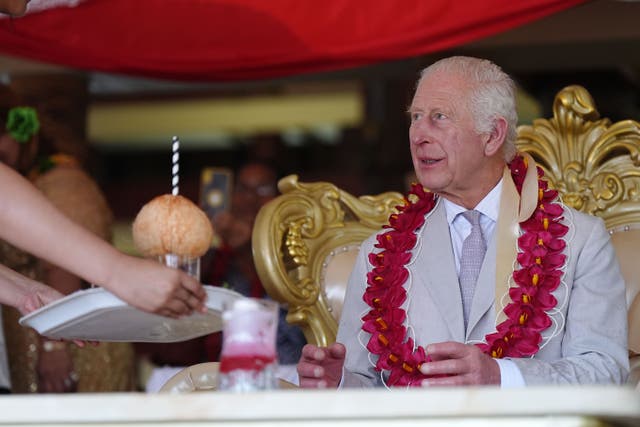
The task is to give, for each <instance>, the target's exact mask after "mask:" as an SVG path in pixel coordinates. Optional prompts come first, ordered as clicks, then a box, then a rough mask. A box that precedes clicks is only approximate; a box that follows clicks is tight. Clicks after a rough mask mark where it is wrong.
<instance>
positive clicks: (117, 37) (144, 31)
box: [0, 0, 585, 81]
mask: <svg viewBox="0 0 640 427" xmlns="http://www.w3.org/2000/svg"><path fill="white" fill-rule="evenodd" d="M584 1H585V0H517V1H514V0H479V1H455V0H401V1H398V0H371V1H367V0H323V1H305V0H87V1H85V2H82V3H80V4H79V5H78V6H76V7H72V8H68V7H60V8H55V9H49V10H45V11H43V12H38V13H32V14H27V15H26V16H24V17H22V18H17V19H12V20H11V19H6V18H5V19H0V52H3V53H5V54H9V55H13V56H22V57H27V58H32V59H36V60H40V61H45V62H50V63H55V64H62V65H66V66H70V67H74V68H80V69H87V70H95V71H105V72H114V73H124V74H129V75H140V76H148V77H156V78H168V79H177V80H202V81H220V80H245V79H263V78H272V77H280V76H286V75H291V74H298V73H307V72H315V71H326V70H336V69H342V68H347V67H354V66H360V65H366V64H371V63H375V62H381V61H385V60H393V59H401V58H408V57H414V56H418V55H422V54H426V53H431V52H435V51H438V50H442V49H446V48H450V47H453V46H456V45H460V44H463V43H466V42H469V41H472V40H475V39H479V38H482V37H486V36H489V35H491V34H494V33H497V32H500V31H504V30H507V29H510V28H513V27H516V26H518V25H522V24H524V23H527V22H530V21H533V20H536V19H539V18H542V17H544V16H546V15H549V14H552V13H555V12H558V11H560V10H563V9H566V8H569V7H571V6H574V5H577V4H579V3H583V2H584Z"/></svg>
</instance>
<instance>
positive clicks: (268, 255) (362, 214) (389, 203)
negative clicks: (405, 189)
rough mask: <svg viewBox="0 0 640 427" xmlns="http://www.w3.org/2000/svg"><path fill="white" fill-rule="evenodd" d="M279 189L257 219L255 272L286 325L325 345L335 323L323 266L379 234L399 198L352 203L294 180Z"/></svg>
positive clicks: (328, 187)
mask: <svg viewBox="0 0 640 427" xmlns="http://www.w3.org/2000/svg"><path fill="white" fill-rule="evenodd" d="M278 188H279V190H280V192H281V193H282V194H281V195H280V196H278V197H276V198H275V199H274V200H272V201H270V202H269V203H267V204H266V205H265V206H263V207H262V209H261V210H260V212H259V214H258V216H257V218H256V222H255V226H254V230H253V237H252V244H253V254H254V262H255V264H256V269H257V271H258V275H259V276H260V279H261V281H262V283H263V284H264V286H265V289H266V290H267V292H268V293H269V295H270V296H271V297H272V298H274V299H275V300H277V301H280V302H283V303H286V304H287V305H288V307H289V313H288V315H287V320H288V321H289V322H291V323H294V324H298V325H300V326H301V327H302V329H303V331H304V333H305V336H306V338H307V341H308V342H310V343H315V344H320V345H328V344H330V343H331V342H333V341H334V340H335V335H336V332H337V322H336V320H335V319H334V318H333V316H332V315H331V307H329V304H328V301H327V298H326V297H325V292H324V290H323V283H322V272H323V263H324V262H325V261H326V260H327V259H328V258H330V257H331V254H332V253H334V251H335V250H337V249H338V248H341V247H347V246H354V245H356V246H357V245H359V244H360V243H361V242H362V241H363V240H364V239H365V238H367V237H368V236H369V235H371V234H372V233H374V232H375V231H377V230H379V229H380V228H381V227H382V225H383V224H385V223H386V221H387V219H388V217H389V215H390V214H391V212H393V210H394V208H395V207H396V206H397V205H399V204H400V203H402V195H400V194H399V193H392V192H389V193H383V194H380V195H375V196H362V197H355V196H353V195H351V194H349V193H347V192H345V191H343V190H341V189H339V188H338V187H336V186H335V185H333V184H330V183H327V182H311V183H303V182H299V181H298V177H297V176H296V175H290V176H287V177H285V178H282V179H281V180H280V182H279V183H278Z"/></svg>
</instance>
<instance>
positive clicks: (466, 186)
mask: <svg viewBox="0 0 640 427" xmlns="http://www.w3.org/2000/svg"><path fill="white" fill-rule="evenodd" d="M469 89H470V86H469V84H468V83H466V82H465V81H464V80H463V79H462V78H460V77H459V76H456V75H451V74H448V75H445V74H444V73H442V72H435V73H434V74H432V75H429V76H426V77H425V78H423V79H422V81H421V82H420V84H419V85H418V88H417V89H416V93H415V95H414V97H413V101H412V103H411V107H409V114H410V117H411V126H410V128H409V142H410V149H411V157H412V159H413V167H414V169H415V172H416V176H417V178H418V181H420V184H422V185H423V186H424V187H426V188H428V189H429V190H431V191H434V192H437V193H439V194H441V195H442V196H443V197H446V198H448V199H450V200H452V201H454V202H457V203H460V200H464V199H465V197H466V195H467V193H469V192H473V188H474V186H476V185H477V184H478V183H477V182H476V181H477V180H478V179H479V178H480V177H481V174H479V172H480V170H481V169H482V166H483V161H484V150H483V146H484V144H483V136H481V135H479V134H478V133H477V132H476V130H475V122H474V119H473V116H472V114H471V111H470V110H469V106H468V105H469Z"/></svg>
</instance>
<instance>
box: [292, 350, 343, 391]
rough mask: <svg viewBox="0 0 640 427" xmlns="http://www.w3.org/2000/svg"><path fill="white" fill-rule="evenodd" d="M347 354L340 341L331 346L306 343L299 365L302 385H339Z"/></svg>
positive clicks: (322, 386) (305, 386) (316, 386)
mask: <svg viewBox="0 0 640 427" xmlns="http://www.w3.org/2000/svg"><path fill="white" fill-rule="evenodd" d="M345 355H346V349H345V347H344V345H342V344H340V343H334V344H331V345H330V346H329V347H318V346H315V345H311V344H307V345H305V346H304V347H303V348H302V356H301V357H300V361H299V362H298V366H297V370H298V377H299V379H300V387H302V388H327V387H332V388H335V387H338V385H339V384H340V380H341V379H342V366H343V365H344V358H345Z"/></svg>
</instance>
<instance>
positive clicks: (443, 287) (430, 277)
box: [414, 203, 464, 342]
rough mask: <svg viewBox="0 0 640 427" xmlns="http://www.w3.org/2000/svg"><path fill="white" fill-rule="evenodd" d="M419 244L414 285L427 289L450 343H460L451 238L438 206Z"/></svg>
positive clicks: (460, 320) (459, 302) (459, 301)
mask: <svg viewBox="0 0 640 427" xmlns="http://www.w3.org/2000/svg"><path fill="white" fill-rule="evenodd" d="M420 241H421V242H422V245H421V249H420V252H419V254H418V257H417V259H416V262H415V265H416V269H415V270H414V271H417V274H416V273H414V274H415V275H416V276H417V277H415V278H414V280H415V281H416V285H418V286H424V287H426V289H427V290H428V292H429V294H430V295H431V298H432V299H433V302H434V304H435V305H436V306H437V307H438V309H439V310H440V315H441V316H442V317H443V318H444V320H445V323H446V324H447V326H448V327H449V332H450V334H451V337H452V339H453V340H454V341H459V342H463V341H464V320H463V317H462V299H461V296H460V287H459V286H458V277H457V275H456V268H455V265H454V258H453V247H452V245H451V235H450V234H449V226H448V224H447V216H446V212H445V209H444V205H443V204H442V203H438V205H437V206H436V208H435V209H434V210H433V213H432V214H431V215H429V217H428V218H427V220H426V223H425V226H424V227H423V229H422V231H421V236H420Z"/></svg>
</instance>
